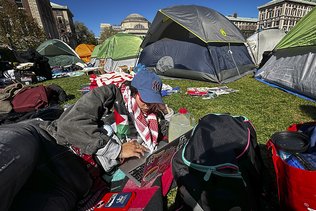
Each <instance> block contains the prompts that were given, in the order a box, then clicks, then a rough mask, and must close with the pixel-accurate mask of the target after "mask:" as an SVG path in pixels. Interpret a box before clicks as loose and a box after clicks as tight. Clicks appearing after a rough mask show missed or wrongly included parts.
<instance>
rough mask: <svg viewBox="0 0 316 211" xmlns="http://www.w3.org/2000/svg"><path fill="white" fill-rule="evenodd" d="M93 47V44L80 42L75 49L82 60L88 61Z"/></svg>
mask: <svg viewBox="0 0 316 211" xmlns="http://www.w3.org/2000/svg"><path fill="white" fill-rule="evenodd" d="M94 47H95V45H89V44H80V45H78V46H77V47H76V49H75V51H76V53H77V54H78V55H79V56H80V58H81V59H82V60H83V61H84V62H89V61H90V57H91V54H92V51H93V49H94Z"/></svg>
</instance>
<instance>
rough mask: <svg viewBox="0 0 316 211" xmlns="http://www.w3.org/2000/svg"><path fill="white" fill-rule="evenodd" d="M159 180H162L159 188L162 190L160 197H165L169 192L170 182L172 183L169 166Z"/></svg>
mask: <svg viewBox="0 0 316 211" xmlns="http://www.w3.org/2000/svg"><path fill="white" fill-rule="evenodd" d="M161 180H162V187H161V188H162V195H163V196H166V195H167V193H168V192H169V190H170V187H171V185H172V182H173V174H172V168H171V165H170V166H169V168H167V169H166V171H165V172H164V173H163V174H162V177H161Z"/></svg>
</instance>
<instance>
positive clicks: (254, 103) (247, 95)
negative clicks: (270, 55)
mask: <svg viewBox="0 0 316 211" xmlns="http://www.w3.org/2000/svg"><path fill="white" fill-rule="evenodd" d="M163 82H164V83H165V84H168V85H170V86H172V87H175V86H179V87H180V90H181V92H180V93H175V94H172V95H170V96H167V97H164V102H165V103H167V104H168V106H169V107H171V108H173V110H175V111H176V110H178V109H179V108H180V107H186V108H187V109H188V110H189V111H190V112H191V113H192V114H193V116H194V117H195V119H196V120H197V119H199V118H201V117H203V116H204V115H206V114H208V113H230V114H233V115H244V116H246V117H248V118H249V119H250V120H251V121H252V123H253V124H254V126H255V127H256V130H257V136H258V142H259V143H261V144H264V143H266V141H267V139H268V138H269V137H270V136H271V135H272V134H273V133H274V132H277V131H281V130H285V129H286V127H287V126H289V125H290V124H292V123H299V122H305V121H312V120H314V119H316V107H315V103H313V102H310V101H307V100H304V99H301V98H299V97H296V96H294V95H291V94H288V93H286V92H284V91H281V90H279V89H275V88H272V87H270V86H268V85H265V84H263V83H260V82H258V81H257V80H255V79H254V78H253V77H251V76H246V77H243V78H242V79H240V80H237V81H235V82H232V83H229V84H225V85H227V86H228V87H229V88H233V89H236V90H239V91H238V92H236V93H231V94H228V95H220V96H218V97H216V98H214V99H210V100H203V99H202V98H201V97H193V96H189V95H186V94H185V92H186V89H187V88H188V87H215V86H220V85H219V84H213V83H208V82H200V81H193V80H185V79H183V80H163ZM52 83H55V84H57V85H59V86H61V87H62V88H63V89H64V90H65V91H66V93H67V94H68V95H73V96H74V98H73V99H71V100H69V101H68V102H66V103H65V104H73V103H75V102H76V100H78V99H79V98H80V96H81V92H80V91H79V89H80V86H81V85H83V84H87V83H89V77H88V76H79V77H71V78H60V79H53V80H49V81H46V82H44V84H46V85H47V84H52Z"/></svg>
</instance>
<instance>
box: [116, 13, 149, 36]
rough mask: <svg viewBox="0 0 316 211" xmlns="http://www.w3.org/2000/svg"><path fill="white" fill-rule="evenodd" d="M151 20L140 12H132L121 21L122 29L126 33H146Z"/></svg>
mask: <svg viewBox="0 0 316 211" xmlns="http://www.w3.org/2000/svg"><path fill="white" fill-rule="evenodd" d="M149 26H150V22H149V21H148V20H147V19H146V18H144V16H142V15H140V14H136V13H133V14H130V15H128V16H127V17H126V18H125V19H124V20H123V21H122V23H121V29H122V31H124V32H125V33H129V34H135V35H144V36H145V35H146V33H147V31H148V28H149Z"/></svg>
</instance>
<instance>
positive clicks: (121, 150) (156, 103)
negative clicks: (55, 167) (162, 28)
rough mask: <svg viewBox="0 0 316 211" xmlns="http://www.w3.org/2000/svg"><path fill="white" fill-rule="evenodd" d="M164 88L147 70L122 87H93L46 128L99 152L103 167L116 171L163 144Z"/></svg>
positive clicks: (61, 141)
mask: <svg viewBox="0 0 316 211" xmlns="http://www.w3.org/2000/svg"><path fill="white" fill-rule="evenodd" d="M161 88H162V81H161V79H160V78H159V77H158V76H157V75H156V74H155V73H154V72H151V71H149V70H147V69H146V68H143V69H141V70H139V72H137V73H136V75H135V77H134V78H133V79H132V81H131V82H126V83H124V84H122V86H121V87H120V88H118V87H117V86H115V85H113V84H110V85H107V86H102V87H98V88H95V89H93V90H91V91H90V92H89V93H87V94H85V95H83V96H82V97H81V98H80V99H79V100H78V101H77V102H76V103H75V104H74V105H73V106H72V107H71V108H69V109H67V110H66V111H65V112H64V113H63V114H62V115H61V116H60V118H59V119H57V120H55V121H53V122H50V123H48V124H47V123H46V124H42V128H45V130H47V131H48V132H49V133H50V135H51V136H53V137H54V138H55V139H56V141H57V143H58V144H61V145H67V146H70V147H76V148H79V149H80V152H81V153H84V154H89V155H92V154H95V155H97V156H96V157H97V158H98V161H99V162H100V163H101V165H102V167H103V168H104V170H105V171H111V170H112V169H113V167H115V166H117V165H119V164H120V163H121V162H122V160H123V159H125V158H129V157H141V156H142V155H144V153H145V152H147V151H152V150H154V148H155V146H156V145H157V144H158V141H159V119H160V118H163V112H164V110H165V106H164V103H163V100H162V96H161ZM112 130H113V131H112Z"/></svg>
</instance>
